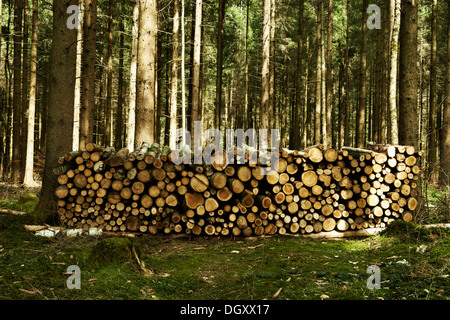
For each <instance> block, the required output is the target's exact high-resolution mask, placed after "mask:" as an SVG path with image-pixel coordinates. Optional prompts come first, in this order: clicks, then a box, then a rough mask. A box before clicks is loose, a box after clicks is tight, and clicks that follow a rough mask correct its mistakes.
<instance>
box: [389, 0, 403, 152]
mask: <svg viewBox="0 0 450 320" xmlns="http://www.w3.org/2000/svg"><path fill="white" fill-rule="evenodd" d="M392 4H393V5H394V6H395V7H394V8H393V10H394V20H393V27H392V39H391V55H390V72H389V110H390V114H391V117H390V118H391V120H390V122H391V143H392V144H398V117H397V115H398V109H397V68H398V36H399V29H400V17H401V15H400V5H401V4H400V0H393V3H392Z"/></svg>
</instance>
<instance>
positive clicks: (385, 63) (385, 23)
mask: <svg viewBox="0 0 450 320" xmlns="http://www.w3.org/2000/svg"><path fill="white" fill-rule="evenodd" d="M381 10H382V13H381V14H382V15H383V16H382V20H381V21H382V22H381V23H382V30H383V31H382V32H383V49H382V50H381V51H382V52H381V55H382V64H381V65H382V68H381V70H380V77H381V80H380V81H381V96H380V103H381V106H380V117H379V118H380V119H379V122H378V126H379V127H378V128H377V131H378V137H379V141H377V142H380V143H387V137H386V136H387V114H388V107H389V96H388V95H389V67H390V64H389V48H390V46H389V32H390V27H389V16H390V8H389V4H388V3H387V2H385V1H383V2H382V4H381Z"/></svg>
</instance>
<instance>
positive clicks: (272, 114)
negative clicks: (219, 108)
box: [237, 0, 278, 129]
mask: <svg viewBox="0 0 450 320" xmlns="http://www.w3.org/2000/svg"><path fill="white" fill-rule="evenodd" d="M275 16H276V0H271V2H270V50H269V52H270V53H269V128H270V129H275V127H276V118H277V115H278V113H277V112H276V109H277V108H276V94H275V60H276V59H275V58H276V55H275V29H276V20H275ZM237 82H238V83H239V77H238V81H237ZM237 88H239V86H238V87H237ZM237 97H238V98H239V95H237Z"/></svg>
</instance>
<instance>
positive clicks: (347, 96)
mask: <svg viewBox="0 0 450 320" xmlns="http://www.w3.org/2000/svg"><path fill="white" fill-rule="evenodd" d="M345 3H346V5H345V7H346V10H345V11H346V14H347V19H346V33H345V58H344V64H345V66H344V68H345V84H346V89H347V90H346V93H345V98H344V112H345V116H344V122H345V125H344V144H345V145H346V146H348V145H350V144H351V143H350V59H349V48H350V47H349V37H350V33H349V25H350V0H346V2H345Z"/></svg>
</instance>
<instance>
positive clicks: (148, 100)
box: [134, 0, 157, 148]
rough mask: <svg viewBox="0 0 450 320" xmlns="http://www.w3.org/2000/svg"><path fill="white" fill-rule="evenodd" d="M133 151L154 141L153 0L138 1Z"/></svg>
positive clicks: (154, 43) (154, 63) (154, 56)
mask: <svg viewBox="0 0 450 320" xmlns="http://www.w3.org/2000/svg"><path fill="white" fill-rule="evenodd" d="M139 12H140V15H139V17H140V20H139V41H138V58H137V75H136V81H137V90H136V133H135V142H134V146H135V148H138V147H140V145H141V144H142V143H143V142H147V143H150V144H151V143H153V142H154V141H155V106H156V105H155V102H156V100H155V94H156V93H155V76H156V69H155V67H156V33H157V25H156V20H157V12H156V0H139Z"/></svg>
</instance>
